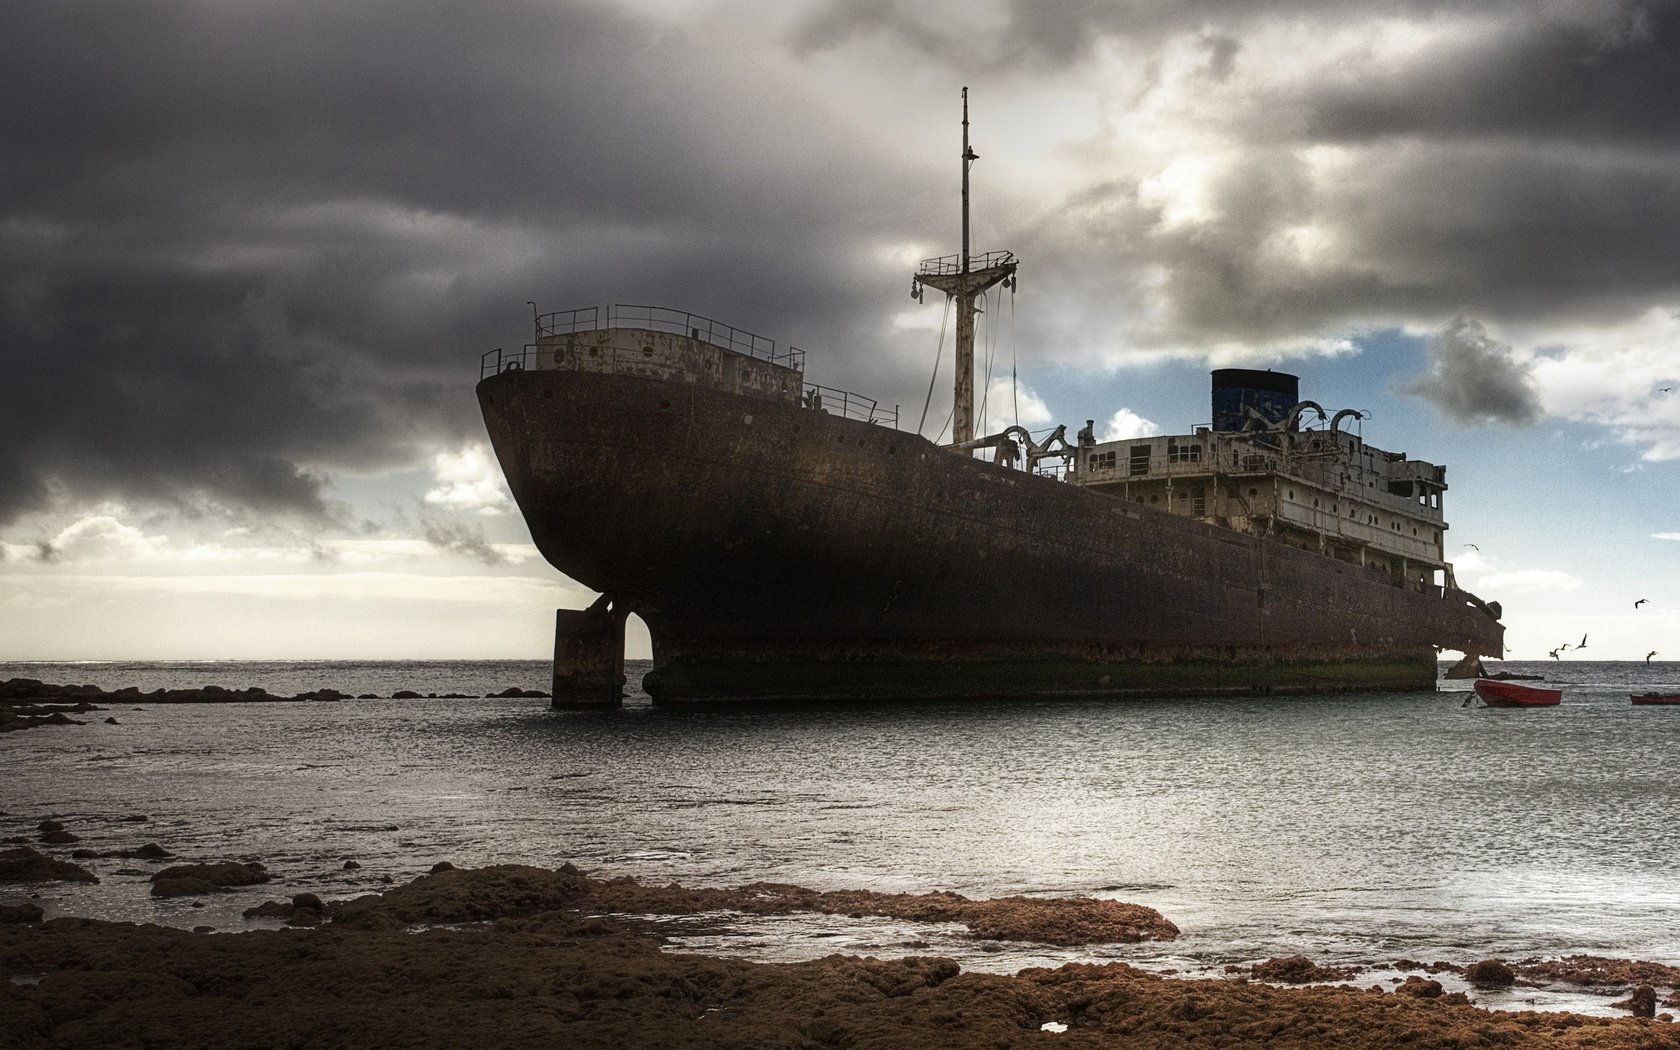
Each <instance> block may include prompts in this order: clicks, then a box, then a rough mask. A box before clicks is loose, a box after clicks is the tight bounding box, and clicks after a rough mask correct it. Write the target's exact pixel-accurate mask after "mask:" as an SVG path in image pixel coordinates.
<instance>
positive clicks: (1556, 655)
mask: <svg viewBox="0 0 1680 1050" xmlns="http://www.w3.org/2000/svg"><path fill="white" fill-rule="evenodd" d="M1552 659H1554V660H1561V659H1563V658H1562V657H1561V656H1559V655H1558V651H1557V650H1556V649H1553V650H1552ZM1645 659H1646V660H1650V657H1648V656H1647V657H1646V658H1645Z"/></svg>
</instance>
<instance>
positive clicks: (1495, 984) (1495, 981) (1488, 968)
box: [1464, 959, 1517, 988]
mask: <svg viewBox="0 0 1680 1050" xmlns="http://www.w3.org/2000/svg"><path fill="white" fill-rule="evenodd" d="M1464 978H1465V980H1467V981H1469V982H1470V983H1471V984H1473V985H1475V986H1476V987H1477V988H1509V987H1511V985H1513V984H1515V983H1517V975H1516V973H1515V971H1513V970H1512V969H1511V968H1510V967H1509V966H1507V965H1505V963H1504V962H1502V961H1501V960H1499V959H1483V960H1482V961H1481V962H1478V963H1471V964H1470V965H1469V966H1467V967H1465V970H1464Z"/></svg>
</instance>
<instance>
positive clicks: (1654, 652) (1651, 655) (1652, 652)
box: [1645, 649, 1657, 663]
mask: <svg viewBox="0 0 1680 1050" xmlns="http://www.w3.org/2000/svg"><path fill="white" fill-rule="evenodd" d="M1655 655H1657V651H1656V650H1655V649H1652V650H1651V651H1650V652H1648V653H1646V654H1645V662H1646V663H1650V662H1651V657H1653V656H1655Z"/></svg>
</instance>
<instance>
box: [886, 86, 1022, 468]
mask: <svg viewBox="0 0 1680 1050" xmlns="http://www.w3.org/2000/svg"><path fill="white" fill-rule="evenodd" d="M962 98H963V119H962V129H963V141H962V147H963V148H962V254H961V255H960V256H952V255H946V256H942V257H940V258H938V259H928V260H926V261H924V262H923V263H922V265H921V267H920V268H919V269H918V270H917V271H916V275H915V277H913V278H911V285H910V287H911V292H910V294H911V295H913V296H914V297H915V298H917V299H920V298H921V297H922V285H930V286H932V287H934V288H937V289H939V290H940V291H942V292H944V293H945V294H946V295H947V296H949V297H951V298H952V299H954V300H956V304H957V367H956V373H957V375H956V387H957V388H956V399H955V404H954V406H953V408H952V412H951V442H952V443H953V444H955V445H961V444H963V443H964V442H968V441H972V440H974V315H975V314H976V313H978V312H979V308H978V307H977V306H976V305H975V300H976V298H977V297H978V296H979V295H980V294H981V293H982V292H984V291H985V290H986V289H988V288H990V287H992V286H993V285H995V284H998V283H999V282H1002V283H1003V284H1004V287H1006V288H1014V287H1015V256H1014V254H1013V253H1011V252H987V253H986V254H985V255H982V256H981V257H980V258H979V259H978V260H974V259H971V258H970V256H969V245H968V169H969V167H970V166H971V165H973V163H974V162H975V161H976V160H978V159H980V158H979V154H977V153H975V152H974V150H973V149H971V148H970V147H969V144H968V88H966V87H965V88H963V89H962ZM976 262H978V265H975V263H976Z"/></svg>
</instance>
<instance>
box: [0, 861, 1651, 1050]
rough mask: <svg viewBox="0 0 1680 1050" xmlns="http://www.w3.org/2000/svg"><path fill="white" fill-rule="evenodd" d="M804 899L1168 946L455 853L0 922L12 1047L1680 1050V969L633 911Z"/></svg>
mask: <svg viewBox="0 0 1680 1050" xmlns="http://www.w3.org/2000/svg"><path fill="white" fill-rule="evenodd" d="M71 867H73V866H71V865H68V862H62V861H54V860H52V859H51V858H46V857H45V856H44V855H43V854H41V853H39V852H38V851H36V850H34V849H31V848H28V847H20V848H19V849H16V850H6V851H0V882H10V883H17V882H22V881H39V880H44V879H57V878H77V877H92V876H91V874H88V873H85V872H84V874H83V875H82V876H78V875H76V874H74V873H73V872H72V871H70V870H69V868H71ZM266 879H267V874H266V872H265V871H264V870H263V868H262V866H261V865H260V864H252V863H245V864H235V863H232V862H222V863H214V864H202V865H178V866H175V867H172V868H168V869H163V870H160V871H158V872H157V873H156V874H154V875H153V877H152V884H153V886H154V892H156V887H158V886H163V885H165V884H168V883H171V882H173V883H176V884H182V883H191V885H189V886H187V887H186V889H185V892H191V893H213V892H216V891H217V890H218V888H219V887H222V886H235V885H250V884H253V883H261V882H263V881H265V880H266ZM15 888H16V887H15V886H14V889H15ZM812 910H815V911H825V912H831V913H835V912H840V913H845V914H849V915H885V916H893V917H897V918H901V919H907V920H910V921H916V922H959V923H963V924H965V925H967V927H968V928H969V930H970V931H971V935H972V936H974V937H976V938H998V939H1020V940H1033V941H1038V942H1041V943H1048V944H1080V943H1094V942H1098V941H1111V942H1113V941H1131V940H1138V939H1143V938H1171V937H1174V936H1176V934H1177V929H1176V927H1174V926H1173V924H1172V923H1171V922H1169V921H1168V920H1167V919H1165V918H1164V917H1162V916H1161V915H1159V914H1158V913H1156V912H1154V911H1152V910H1151V909H1148V908H1143V907H1140V906H1137V905H1130V904H1124V903H1121V902H1117V901H1108V900H1098V899H1082V898H1068V899H1048V900H1046V899H1037V898H1005V899H1000V900H992V901H974V900H969V899H968V898H965V897H962V896H960V895H957V894H950V893H932V894H882V893H872V892H866V891H839V892H818V891H815V890H810V889H805V888H802V887H797V886H785V885H777V884H766V883H756V884H750V885H746V886H741V887H737V888H733V889H722V888H688V887H683V886H678V885H669V886H652V885H643V884H641V883H639V882H637V881H636V880H634V879H629V878H623V877H619V878H594V877H591V876H589V875H588V874H586V873H584V872H583V871H581V870H579V869H578V868H576V867H575V866H573V865H570V864H567V865H564V866H562V867H561V868H559V869H556V870H551V869H546V868H537V867H531V866H527V865H497V866H492V867H487V868H480V869H475V870H468V869H456V868H454V867H453V866H451V865H449V864H447V863H440V864H438V865H437V866H436V868H435V869H434V870H433V871H432V872H431V873H430V874H427V875H423V876H421V877H419V878H417V879H414V880H413V881H411V882H408V883H406V884H403V885H393V886H392V887H391V888H390V889H388V890H385V891H384V892H382V893H374V894H365V895H361V896H357V897H351V898H347V899H344V900H323V899H322V898H321V897H319V896H318V895H316V894H314V893H298V894H294V895H292V896H291V897H290V898H289V899H286V900H274V901H269V902H267V903H265V904H263V905H260V906H257V907H254V908H252V909H249V910H248V911H247V913H246V914H247V915H248V916H250V917H251V920H252V922H253V924H255V923H256V922H258V921H260V920H264V919H268V920H273V919H279V920H282V921H284V922H286V923H287V924H288V927H290V928H283V929H250V930H247V931H244V932H235V933H216V934H212V933H210V932H209V931H208V929H207V928H206V929H205V930H203V931H201V932H188V931H186V930H178V929H170V928H166V927H161V926H155V925H143V926H142V925H135V924H129V923H114V922H103V921H98V920H92V919H81V918H54V919H51V920H49V921H42V915H41V909H39V908H38V907H37V908H30V907H29V906H28V905H27V904H25V905H19V906H12V907H8V908H6V909H3V910H0V920H3V921H0V977H4V978H5V980H3V981H0V1016H3V1017H5V1018H7V1019H8V1022H7V1024H6V1025H4V1026H0V1048H5V1050H11V1048H34V1047H55V1048H57V1047H109V1046H170V1047H271V1046H294V1045H295V1046H320V1047H339V1046H343V1047H366V1046H382V1047H410V1046H412V1047H456V1046H460V1047H469V1046H470V1047H482V1046H505V1047H545V1048H546V1047H554V1046H566V1047H649V1048H652V1047H784V1046H785V1047H850V1048H858V1050H862V1048H883V1050H884V1048H905V1050H911V1048H925V1047H977V1046H985V1047H1028V1046H1034V1047H1037V1046H1070V1047H1073V1046H1077V1047H1115V1048H1120V1047H1125V1048H1129V1050H1137V1048H1142V1050H1153V1048H1166V1047H1174V1048H1177V1047H1183V1046H1204V1045H1205V1046H1216V1047H1240V1046H1289V1047H1294V1046H1302V1047H1305V1046H1312V1047H1350V1048H1352V1047H1362V1048H1365V1047H1370V1048H1383V1047H1395V1048H1399V1047H1459V1048H1468V1047H1481V1046H1487V1047H1517V1048H1526V1047H1589V1046H1590V1047H1598V1048H1607V1050H1619V1048H1629V1050H1632V1048H1636V1047H1638V1048H1659V1047H1676V1048H1680V1026H1675V1025H1673V1024H1671V1023H1669V1022H1668V1020H1667V1015H1661V1016H1660V1017H1657V1018H1653V1017H1651V1016H1650V1015H1651V1014H1652V1013H1654V1005H1655V1003H1656V1001H1657V998H1658V993H1657V991H1656V988H1657V987H1662V988H1666V989H1668V990H1671V991H1672V989H1673V987H1674V985H1675V984H1676V983H1677V982H1680V971H1676V970H1675V969H1673V968H1670V967H1664V966H1659V965H1656V964H1650V963H1637V962H1631V961H1626V960H1614V959H1600V958H1590V957H1575V958H1573V959H1562V960H1548V961H1539V960H1531V961H1529V962H1527V963H1515V964H1506V963H1504V962H1502V961H1498V960H1487V961H1485V962H1482V963H1477V964H1475V965H1474V966H1472V967H1467V968H1458V967H1450V966H1446V965H1445V964H1432V965H1430V966H1427V967H1426V965H1425V964H1422V963H1410V964H1409V965H1410V966H1413V967H1416V968H1419V969H1432V970H1434V972H1447V971H1455V972H1458V973H1461V974H1465V975H1466V976H1468V977H1469V979H1471V981H1472V983H1474V984H1477V985H1478V986H1483V982H1486V985H1485V986H1489V987H1498V986H1501V985H1508V984H1511V983H1517V982H1523V981H1530V980H1545V981H1551V982H1558V981H1563V982H1576V983H1582V984H1590V985H1598V986H1604V985H1633V986H1634V987H1632V988H1631V989H1630V994H1629V996H1628V1000H1627V1001H1625V1002H1624V1003H1623V1004H1622V1005H1623V1006H1624V1008H1625V1009H1627V1010H1629V1011H1630V1012H1633V1013H1635V1014H1636V1015H1638V1014H1644V1016H1633V1017H1628V1018H1594V1017H1583V1016H1579V1015H1574V1014H1559V1013H1497V1012H1491V1011H1487V1010H1484V1009H1481V1008H1478V1007H1477V1006H1475V1005H1473V1004H1472V1003H1471V1002H1470V1000H1469V999H1468V998H1467V997H1466V996H1465V995H1464V994H1463V993H1444V992H1443V990H1442V987H1441V984H1440V983H1439V982H1438V981H1436V980H1433V979H1430V978H1428V977H1426V976H1421V975H1413V976H1409V977H1407V978H1406V979H1405V980H1404V981H1403V982H1401V983H1400V984H1398V985H1394V986H1390V987H1386V988H1385V987H1384V986H1383V984H1381V983H1368V982H1359V983H1355V978H1356V977H1357V973H1356V971H1354V970H1351V969H1329V968H1324V967H1320V966H1318V965H1316V964H1315V963H1313V962H1312V961H1311V960H1309V959H1306V958H1305V957H1294V958H1291V959H1274V960H1268V961H1267V962H1266V963H1262V964H1258V965H1256V966H1253V967H1250V968H1235V967H1234V968H1232V970H1233V972H1232V973H1230V975H1229V976H1228V977H1227V978H1226V979H1223V980H1185V979H1179V978H1176V977H1173V976H1169V975H1161V974H1152V973H1147V972H1144V971H1142V970H1139V969H1136V968H1134V967H1131V966H1128V965H1125V964H1121V963H1110V964H1105V965H1091V964H1077V963H1076V964H1070V965H1066V966H1061V967H1057V968H1054V969H1027V970H1023V971H1021V972H1020V973H1018V974H1015V975H1012V976H1006V975H998V974H986V973H973V972H964V971H963V970H962V969H961V967H960V966H959V965H958V964H957V963H956V962H954V961H952V960H950V959H945V958H935V957H919V956H913V957H909V958H902V959H894V960H880V959H875V958H858V957H854V956H841V955H834V956H829V957H827V958H823V959H817V960H814V961H811V962H802V963H791V964H788V963H784V964H767V963H755V962H750V961H746V960H740V959H717V958H708V957H705V956H699V955H692V954H678V953H671V952H667V951H664V950H663V948H662V939H661V937H660V935H659V934H658V932H657V930H656V929H655V928H654V927H653V926H652V925H651V924H650V923H649V922H647V921H646V920H645V919H641V918H638V916H647V915H660V914H688V913H697V912H710V911H742V912H748V913H753V914H785V913H788V912H793V911H812ZM1397 965H1399V964H1397ZM1362 983H1363V984H1365V986H1364V987H1361V986H1360V984H1362ZM1280 985H1285V986H1280ZM1287 985H1295V986H1287Z"/></svg>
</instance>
